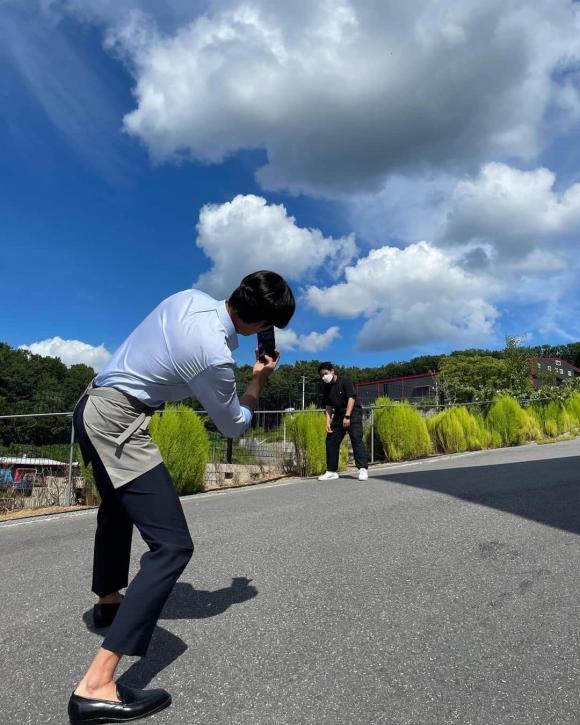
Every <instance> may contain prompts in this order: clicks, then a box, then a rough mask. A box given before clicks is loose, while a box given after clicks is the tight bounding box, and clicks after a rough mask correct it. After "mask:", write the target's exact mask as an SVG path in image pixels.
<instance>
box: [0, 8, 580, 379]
mask: <svg viewBox="0 0 580 725" xmlns="http://www.w3.org/2000/svg"><path fill="white" fill-rule="evenodd" d="M407 5H408V7H407ZM407 5H406V6H405V9H402V8H401V6H400V4H398V3H395V2H393V3H386V4H385V3H384V2H383V3H380V2H378V0H377V1H376V2H373V1H372V0H328V2H323V3H320V4H315V8H314V9H313V7H312V5H311V4H309V3H306V2H296V3H295V4H293V6H292V8H290V7H289V6H288V5H287V4H284V3H281V2H280V3H278V2H265V0H252V1H251V2H246V3H243V4H242V3H241V2H238V1H237V0H219V1H217V0H216V2H205V3H191V2H180V0H173V2H169V3H165V4H164V6H163V14H159V11H158V10H157V9H156V8H158V6H159V3H152V2H145V1H143V2H138V0H119V2H116V3H112V2H111V3H110V2H91V1H90V0H86V1H85V2H82V3H81V2H80V0H79V1H78V2H77V1H75V0H62V1H58V0H54V1H50V0H48V1H47V0H45V1H44V2H36V1H33V0H30V1H29V2H18V3H17V2H12V1H11V0H3V2H0V21H1V22H0V28H2V29H1V30H0V41H1V42H0V48H1V50H0V54H1V55H2V62H1V64H0V80H1V84H0V87H1V88H2V103H1V107H0V134H1V136H2V149H3V152H2V178H3V182H4V183H3V185H2V189H3V192H2V194H1V196H0V213H1V219H2V227H1V234H2V237H1V252H2V253H1V257H0V263H1V267H2V272H3V304H2V305H1V306H0V339H1V340H3V341H6V342H8V343H9V344H10V345H12V346H15V347H17V346H20V345H27V346H30V348H31V349H33V350H34V351H35V352H40V353H42V354H58V355H60V356H61V357H62V358H63V360H65V361H66V362H67V363H69V364H70V363H71V362H76V361H84V362H88V363H89V364H93V365H95V366H96V367H98V366H99V365H100V364H102V363H103V362H104V361H105V360H106V358H107V355H108V354H110V352H112V351H113V350H114V349H115V347H116V346H117V345H118V344H120V342H121V341H122V340H123V338H124V337H125V336H126V335H127V334H128V333H129V332H130V331H131V329H132V328H133V327H134V326H135V325H136V324H137V323H138V322H139V321H140V320H141V319H142V318H143V317H144V316H145V315H146V314H147V313H148V312H149V311H150V310H151V309H152V308H153V307H154V306H155V305H156V304H157V303H158V302H159V301H160V300H161V299H163V298H164V297H166V296H168V295H170V294H172V293H173V292H175V291H178V290H181V289H184V288H186V287H189V286H191V285H194V284H197V285H198V286H200V287H202V288H204V289H206V290H207V291H209V292H210V293H212V294H215V295H216V296H218V297H223V296H225V295H226V294H227V291H229V290H230V289H231V288H232V286H233V285H235V281H236V280H239V278H240V277H241V276H242V275H243V274H245V273H247V272H248V271H251V270H252V269H261V268H273V269H275V270H276V271H279V272H280V273H281V274H283V275H285V276H286V277H287V278H288V279H289V281H290V283H291V285H292V287H293V289H294V290H295V293H296V296H297V299H298V302H299V305H298V312H297V314H296V316H295V318H294V320H293V321H292V323H291V325H290V329H289V330H286V331H284V332H283V333H281V334H280V340H281V343H282V346H283V347H284V359H285V361H288V362H292V361H294V360H296V359H309V358H322V359H326V358H330V359H332V360H334V361H337V362H339V363H343V364H358V365H377V364H381V363H384V362H387V361H389V360H393V359H405V358H408V357H411V356H413V355H415V354H418V353H437V352H446V351H449V350H452V349H460V348H463V347H473V346H482V347H499V346H501V345H502V341H503V337H504V336H505V335H506V334H524V333H525V334H526V335H527V336H528V339H529V340H530V341H531V342H535V343H536V342H537V343H540V342H550V343H553V344H557V343H559V342H568V341H570V340H576V339H578V338H580V334H579V331H578V323H577V319H578V311H579V310H578V307H579V301H580V300H579V293H578V290H577V285H576V284H575V282H576V280H577V266H578V262H577V253H576V250H577V248H578V243H577V239H578V234H579V233H580V186H579V187H576V184H577V183H578V174H579V162H580V158H579V157H580V151H579V150H578V149H580V145H579V143H578V141H579V139H578V123H579V121H580V96H579V93H578V88H579V85H578V68H579V59H580V40H579V38H578V35H579V34H578V27H577V19H576V15H575V6H574V4H573V3H571V2H568V1H567V0H550V2H543V0H540V1H539V2H537V3H535V4H534V7H533V8H529V7H528V4H527V3H524V2H521V3H519V2H514V3H512V6H511V7H510V9H505V8H504V7H503V3H500V2H497V3H496V2H495V0H490V2H489V3H487V4H486V8H485V9H482V8H480V7H479V5H478V4H477V3H475V2H473V3H472V2H471V1H470V0H468V1H467V2H465V3H464V4H462V7H461V8H460V9H457V8H456V7H455V3H451V2H449V3H448V8H447V9H445V3H441V4H438V9H437V12H436V13H435V9H434V6H433V4H431V3H427V2H419V0H414V1H413V2H410V3H408V4H407ZM252 347H253V341H245V342H244V343H243V344H242V347H241V350H240V352H239V355H238V360H239V362H241V363H243V362H247V361H249V360H250V355H251V349H252Z"/></svg>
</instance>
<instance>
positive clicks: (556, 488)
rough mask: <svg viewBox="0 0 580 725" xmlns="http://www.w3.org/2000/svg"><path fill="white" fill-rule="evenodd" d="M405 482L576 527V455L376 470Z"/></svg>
mask: <svg viewBox="0 0 580 725" xmlns="http://www.w3.org/2000/svg"><path fill="white" fill-rule="evenodd" d="M373 478H375V479H382V480H384V481H390V482H393V483H399V484H402V485H404V486H413V487H414V488H422V489H428V490H430V491H436V492H438V493H445V494H447V495H449V496H455V497H457V498H460V499H462V500H464V501H470V502H473V503H477V504H480V505H482V506H489V507H491V508H495V509H499V510H500V511H506V512H508V513H511V514H515V515H516V516H522V517H524V518H527V519H532V520H533V521H538V522H539V523H541V524H545V525H546V526H553V527H554V528H557V529H563V530H564V531H570V532H572V533H574V534H577V533H580V457H579V456H571V457H568V458H553V459H550V460H540V461H526V462H524V463H505V464H496V465H489V466H465V467H463V468H447V469H444V470H432V471H412V472H409V473H396V472H393V473H392V474H389V473H385V474H382V475H380V474H378V475H375V476H373Z"/></svg>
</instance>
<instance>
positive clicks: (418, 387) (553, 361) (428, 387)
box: [355, 357, 580, 405]
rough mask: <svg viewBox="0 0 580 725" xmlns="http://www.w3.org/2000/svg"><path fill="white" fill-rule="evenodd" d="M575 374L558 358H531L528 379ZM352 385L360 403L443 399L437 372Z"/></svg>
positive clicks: (552, 380)
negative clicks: (387, 399) (382, 399)
mask: <svg viewBox="0 0 580 725" xmlns="http://www.w3.org/2000/svg"><path fill="white" fill-rule="evenodd" d="M577 375H580V368H577V367H575V366H574V365H572V363H570V362H567V361H566V360H562V359H561V358H556V357H531V358H530V379H531V382H532V385H533V386H534V388H536V390H537V389H539V388H541V387H542V385H554V384H555V385H563V384H564V383H565V382H568V381H571V380H574V378H575V377H576V376H577ZM355 387H356V390H357V393H358V396H359V399H360V401H361V403H362V405H372V404H373V403H374V402H375V400H376V399H377V398H382V397H384V396H386V397H387V398H390V399H391V400H398V401H400V400H408V401H409V402H410V403H419V402H421V401H426V400H431V401H432V402H442V401H441V400H440V398H441V393H440V389H439V386H438V384H437V373H436V372H431V373H421V374H419V375H403V376H401V377H397V378H384V379H382V380H372V381H367V382H364V383H355Z"/></svg>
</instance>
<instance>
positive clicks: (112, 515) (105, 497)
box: [74, 397, 133, 601]
mask: <svg viewBox="0 0 580 725" xmlns="http://www.w3.org/2000/svg"><path fill="white" fill-rule="evenodd" d="M86 404H87V398H86V397H85V398H83V399H82V400H81V401H80V402H79V403H78V405H77V407H76V409H75V413H74V424H75V433H76V439H77V441H78V443H79V445H80V448H81V452H82V455H83V458H84V459H85V461H91V466H92V470H93V476H94V478H95V484H96V486H97V489H98V491H99V495H100V497H101V504H100V506H99V511H98V513H97V530H96V532H95V548H94V554H93V586H92V589H93V592H94V593H95V594H96V595H97V596H98V597H99V600H100V601H103V600H105V601H120V599H121V597H120V596H119V594H118V592H119V589H124V588H125V587H126V586H127V584H128V583H129V564H130V559H131V539H132V535H133V523H132V522H131V520H130V519H129V517H128V516H127V513H126V512H125V510H124V509H123V507H122V506H121V504H120V502H119V500H118V498H117V496H116V494H115V489H114V487H113V484H112V482H111V479H110V477H109V474H108V473H107V470H106V468H105V466H104V465H103V463H102V462H101V460H100V458H99V456H98V454H97V452H96V450H95V448H94V446H93V444H92V443H91V440H90V438H89V437H88V435H87V432H86V430H85V427H84V420H83V418H84V410H85V406H86Z"/></svg>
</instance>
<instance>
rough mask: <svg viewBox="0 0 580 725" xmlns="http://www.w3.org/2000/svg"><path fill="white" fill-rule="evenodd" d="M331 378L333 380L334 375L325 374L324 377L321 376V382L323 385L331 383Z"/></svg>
mask: <svg viewBox="0 0 580 725" xmlns="http://www.w3.org/2000/svg"><path fill="white" fill-rule="evenodd" d="M333 378H334V375H333V374H332V373H326V375H323V376H322V380H323V381H324V382H325V383H331V382H332V379H333Z"/></svg>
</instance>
